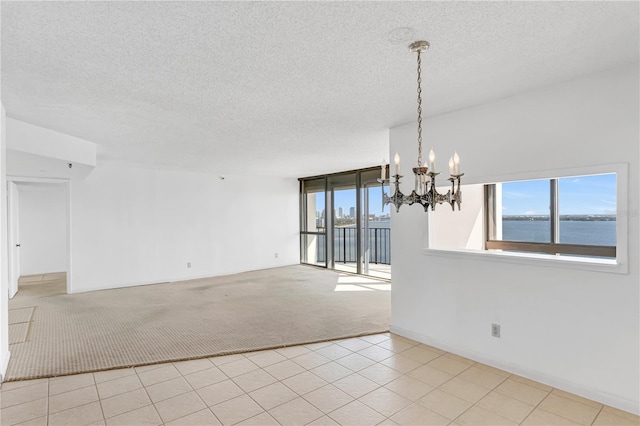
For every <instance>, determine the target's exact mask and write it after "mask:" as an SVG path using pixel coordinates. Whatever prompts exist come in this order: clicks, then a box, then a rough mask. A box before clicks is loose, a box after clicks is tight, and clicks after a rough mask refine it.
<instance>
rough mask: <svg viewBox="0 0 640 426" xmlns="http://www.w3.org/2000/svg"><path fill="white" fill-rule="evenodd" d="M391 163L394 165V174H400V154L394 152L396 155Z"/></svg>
mask: <svg viewBox="0 0 640 426" xmlns="http://www.w3.org/2000/svg"><path fill="white" fill-rule="evenodd" d="M393 162H394V163H396V174H397V175H399V174H400V154H398V153H397V152H396V155H395V156H394V157H393Z"/></svg>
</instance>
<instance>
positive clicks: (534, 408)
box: [505, 383, 564, 424]
mask: <svg viewBox="0 0 640 426" xmlns="http://www.w3.org/2000/svg"><path fill="white" fill-rule="evenodd" d="M523 384H524V383H523ZM553 389H554V388H552V390H550V391H547V394H546V395H545V396H544V398H542V399H541V400H540V402H538V403H537V404H536V405H534V407H533V410H531V411H530V412H529V414H527V416H526V417H525V418H524V419H522V421H521V422H520V424H522V423H524V422H526V421H527V419H528V418H529V416H531V414H533V412H534V411H536V410H537V409H538V408H540V404H542V401H544V400H545V399H547V397H548V396H549V395H550V394H551V392H552V391H553ZM505 396H508V395H505ZM514 399H515V398H514ZM540 410H542V408H540ZM543 411H546V410H543ZM563 418H564V417H563Z"/></svg>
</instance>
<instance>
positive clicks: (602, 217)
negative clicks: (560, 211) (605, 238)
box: [502, 214, 616, 222]
mask: <svg viewBox="0 0 640 426" xmlns="http://www.w3.org/2000/svg"><path fill="white" fill-rule="evenodd" d="M502 220H526V221H536V220H539V221H548V220H549V216H542V215H509V216H507V215H503V216H502ZM560 221H561V222H562V221H565V222H571V221H575V222H615V221H616V215H614V214H567V215H560Z"/></svg>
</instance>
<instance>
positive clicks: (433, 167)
mask: <svg viewBox="0 0 640 426" xmlns="http://www.w3.org/2000/svg"><path fill="white" fill-rule="evenodd" d="M429 168H430V169H431V173H435V172H436V154H435V152H433V148H431V151H429Z"/></svg>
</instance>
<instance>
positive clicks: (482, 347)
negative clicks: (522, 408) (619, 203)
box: [390, 64, 640, 413]
mask: <svg viewBox="0 0 640 426" xmlns="http://www.w3.org/2000/svg"><path fill="white" fill-rule="evenodd" d="M638 81H639V71H638V65H637V64H636V65H633V66H626V67H622V68H619V69H615V70H610V71H607V72H602V73H598V74H594V75H591V76H588V77H585V78H581V79H578V80H574V81H571V82H567V83H563V84H558V85H555V86H552V87H548V88H544V89H540V90H535V91H531V92H528V93H523V94H520V95H517V96H513V97H510V98H506V99H503V100H499V101H496V102H491V103H487V104H484V105H480V106H477V107H473V108H468V109H464V110H460V111H456V112H452V113H450V114H446V115H441V116H437V117H433V118H430V119H428V120H426V122H425V134H424V136H425V140H426V141H427V142H426V144H427V149H428V147H430V146H431V143H432V142H433V145H434V147H435V151H436V154H438V153H439V152H440V153H441V155H442V159H441V160H440V163H441V164H446V162H445V161H443V160H444V157H445V156H446V157H447V158H448V157H449V155H450V153H449V151H453V149H456V150H457V151H458V152H459V153H460V154H461V156H462V169H463V171H464V172H465V173H466V176H465V181H466V182H467V183H482V182H491V181H496V180H502V179H504V180H508V178H509V176H510V175H513V174H518V173H522V172H528V171H532V172H535V171H540V170H557V169H565V168H573V167H590V166H597V165H603V164H614V163H628V170H629V176H628V188H629V191H628V208H627V209H625V210H623V211H620V212H619V220H627V219H628V240H629V242H628V253H629V265H628V273H627V274H620V273H603V272H593V271H586V270H576V269H565V268H557V267H555V268H548V267H546V266H538V265H536V264H535V263H533V264H513V263H502V262H495V261H489V260H485V259H484V258H482V257H480V258H478V257H477V256H476V257H473V256H463V255H457V254H455V253H450V254H446V253H442V252H441V253H439V254H438V255H437V256H436V255H435V253H430V252H429V251H428V250H427V251H425V250H424V248H425V247H426V246H427V244H428V240H429V239H428V227H429V225H428V223H427V216H426V215H425V214H424V213H422V212H421V209H419V208H415V207H408V206H405V207H403V208H402V209H401V210H400V212H399V213H397V214H396V213H393V214H392V222H391V223H392V229H393V239H392V247H391V249H392V257H393V262H394V263H393V293H392V326H391V328H392V330H393V331H394V332H397V333H399V334H403V335H406V336H409V337H412V338H416V339H418V340H421V341H423V342H426V343H430V344H434V345H435V346H439V347H442V348H444V349H447V350H451V351H453V352H457V353H460V354H463V355H465V356H468V357H471V358H474V359H477V360H480V361H483V362H487V363H489V364H492V365H494V366H497V367H500V368H504V369H506V370H508V371H512V372H515V373H518V374H521V375H524V376H527V377H530V378H533V379H536V380H539V381H541V382H544V383H548V384H550V385H553V386H556V387H559V388H561V389H565V390H568V391H571V392H575V393H577V394H580V395H583V396H585V397H588V398H592V399H596V400H599V401H601V402H604V403H607V404H610V405H613V406H616V407H619V408H622V409H624V410H627V411H632V412H636V413H638V411H639V408H638V407H639V401H640V396H639V388H640V383H639V377H640V369H639V363H638V359H639V357H640V353H639V347H640V338H639V336H640V327H639V323H640V315H639V311H640V308H639V303H638V301H639V296H640V292H639V287H640V286H639V284H640V272H639V265H638V258H639V257H640V252H639V248H638V240H639V232H640V231H639V218H638V206H639V204H640V203H639V191H638V186H639V183H638V182H639V179H640V176H639V168H640V162H639V148H638V145H639V143H638V141H639V140H640V135H639V128H640V119H639V95H638V92H639V83H638ZM415 140H416V138H415V125H414V124H409V125H406V126H400V127H397V128H394V129H391V131H390V152H391V153H395V152H396V151H399V152H400V154H401V156H402V158H403V159H406V160H411V161H412V160H413V158H415V155H416V154H415V151H416V147H415ZM403 161H404V160H403ZM596 202H597V200H596ZM442 207H444V206H441V208H442ZM464 208H465V205H464V203H463V209H464ZM435 226H437V224H436V225H435ZM416 230H417V232H416ZM427 271H428V273H427ZM491 323H500V324H501V326H502V330H501V332H502V337H501V338H500V339H497V338H494V337H491V334H490V326H491Z"/></svg>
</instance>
